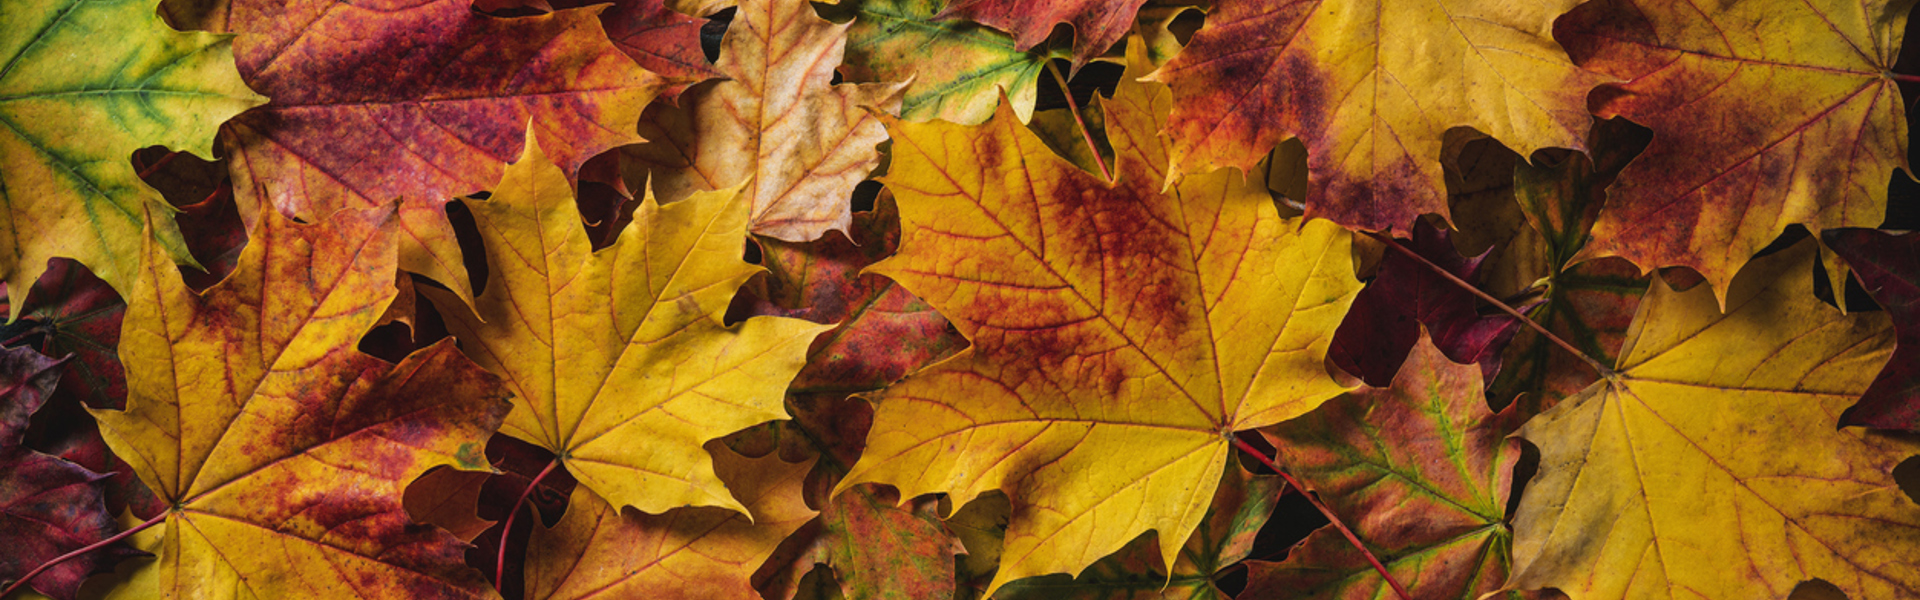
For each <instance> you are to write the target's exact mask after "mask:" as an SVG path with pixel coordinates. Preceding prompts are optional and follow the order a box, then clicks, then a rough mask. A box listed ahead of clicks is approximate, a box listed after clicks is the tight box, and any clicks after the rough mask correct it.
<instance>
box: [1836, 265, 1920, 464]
mask: <svg viewBox="0 0 1920 600" xmlns="http://www.w3.org/2000/svg"><path fill="white" fill-rule="evenodd" d="M1823 238H1824V239H1825V241H1826V243H1827V246H1828V247H1830V248H1833V251H1834V252H1836V253H1838V254H1839V255H1840V257H1841V258H1844V259H1846V261H1847V264H1848V265H1849V266H1851V267H1852V268H1853V272H1854V273H1856V274H1858V275H1859V276H1860V281H1861V283H1862V284H1864V285H1865V287H1866V288H1867V291H1868V292H1870V293H1872V294H1873V299H1874V300H1876V301H1878V302H1879V303H1880V306H1881V307H1882V308H1885V309H1886V311H1887V316H1888V317H1891V318H1892V320H1893V327H1894V330H1895V331H1897V332H1898V333H1899V336H1898V340H1899V347H1898V348H1895V349H1894V351H1893V358H1892V359H1890V360H1888V361H1887V366H1886V368H1885V369H1884V370H1882V371H1881V372H1880V375H1879V376H1878V377H1875V378H1874V380H1873V383H1872V384H1871V385H1868V386H1867V391H1866V392H1865V393H1863V394H1862V395H1861V396H1860V403H1859V404H1858V405H1855V406H1854V407H1853V408H1850V409H1847V412H1846V413H1845V414H1844V415H1842V417H1841V419H1840V425H1841V426H1850V425H1865V426H1868V427H1885V428H1889V429H1910V430H1915V431H1920V381H1917V380H1916V379H1915V375H1916V373H1915V371H1914V367H1915V365H1916V364H1920V356H1916V355H1915V353H1916V352H1920V327H1916V325H1920V323H1915V322H1914V319H1915V314H1914V311H1915V310H1916V309H1920V306H1916V305H1917V304H1920V233H1909V234H1906V235H1902V236H1897V237H1896V236H1893V235H1890V234H1885V233H1880V232H1877V231H1873V230H1870V229H1841V230H1834V231H1828V232H1826V235H1824V236H1823Z"/></svg>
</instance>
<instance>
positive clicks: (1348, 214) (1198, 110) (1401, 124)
mask: <svg viewBox="0 0 1920 600" xmlns="http://www.w3.org/2000/svg"><path fill="white" fill-rule="evenodd" d="M1579 3H1580V0H1553V1H1550V2H1469V1H1464V0H1417V1H1408V2H1375V1H1371V0H1368V1H1356V0H1312V1H1307V0H1272V1H1267V2H1258V1H1248V2H1233V3H1222V4H1221V6H1220V9H1219V10H1217V11H1215V12H1214V13H1213V14H1211V15H1208V17H1207V26H1206V27H1204V28H1202V29H1201V30H1200V31H1199V32H1198V33H1196V34H1195V35H1194V38H1193V43H1192V44H1191V45H1189V46H1188V47H1187V48H1186V50H1185V51H1183V52H1182V53H1181V54H1180V55H1179V56H1177V57H1174V59H1173V61H1172V62H1169V63H1167V66H1166V67H1165V68H1163V69H1161V70H1160V71H1159V72H1157V73H1154V74H1153V75H1152V77H1153V78H1155V79H1156V80H1159V81H1165V82H1168V83H1170V84H1172V85H1173V93H1174V98H1175V99H1176V101H1177V102H1176V103H1175V106H1174V111H1173V117H1172V119H1171V120H1170V122H1169V123H1168V127H1167V133H1168V134H1169V135H1171V136H1173V139H1174V146H1173V163H1174V164H1175V169H1176V170H1177V171H1178V172H1180V173H1194V172H1204V171H1209V170H1213V169H1217V168H1222V167H1238V168H1241V169H1250V168H1252V167H1253V164H1254V163H1256V162H1258V161H1259V160H1260V159H1261V158H1262V157H1265V156H1266V155H1267V152H1268V151H1270V150H1272V149H1273V147H1274V145H1275V144H1278V143H1279V142H1281V141H1284V140H1285V139H1286V138H1288V137H1298V138H1300V140H1301V141H1302V142H1304V143H1305V144H1306V147H1307V150H1308V154H1307V157H1308V158H1307V168H1308V170H1309V172H1310V180H1311V181H1312V184H1313V190H1312V195H1310V196H1309V197H1308V198H1306V199H1305V200H1306V202H1307V214H1308V215H1309V216H1324V217H1326V218H1329V219H1333V220H1334V221H1337V222H1339V223H1340V224H1342V225H1347V226H1349V227H1359V228H1365V229H1370V230H1384V229H1387V228H1390V227H1391V228H1401V229H1405V228H1407V227H1410V226H1412V224H1413V219H1414V218H1416V217H1418V216H1420V215H1421V214H1424V213H1439V214H1442V215H1445V214H1447V193H1446V185H1445V178H1444V177H1443V176H1442V173H1441V167H1440V154H1441V143H1442V139H1443V137H1444V135H1445V134H1446V132H1447V130H1448V129H1451V128H1455V127H1472V128H1474V129H1477V130H1479V131H1480V132H1481V133H1485V134H1487V135H1490V136H1493V137H1494V138H1495V139H1498V140H1500V141H1501V142H1502V143H1504V144H1506V145H1507V146H1508V147H1510V148H1513V150H1514V151H1516V152H1519V153H1520V155H1521V156H1529V155H1532V154H1533V151H1535V150H1539V149H1541V148H1549V147H1561V148H1574V149H1585V145H1584V143H1583V139H1584V136H1585V134H1586V131H1587V125H1588V122H1589V117H1588V114H1587V103H1586V98H1587V92H1588V91H1589V90H1591V89H1593V87H1594V86H1595V85H1599V84H1601V83H1603V82H1606V81H1609V80H1610V79H1609V78H1608V77H1606V76H1603V75H1600V74H1597V73H1592V72H1588V71H1583V70H1581V69H1580V68H1578V67H1575V66H1574V65H1573V62H1572V61H1570V60H1568V59H1567V56H1566V53H1565V52H1563V51H1562V50H1561V49H1560V46H1559V44H1556V43H1554V41H1553V37H1552V35H1551V34H1552V28H1553V20H1554V18H1555V17H1558V16H1559V15H1560V14H1561V13H1565V12H1566V11H1567V10H1569V9H1571V8H1573V7H1574V5H1576V4H1579Z"/></svg>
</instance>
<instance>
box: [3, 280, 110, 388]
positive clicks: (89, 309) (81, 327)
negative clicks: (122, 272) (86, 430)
mask: <svg viewBox="0 0 1920 600" xmlns="http://www.w3.org/2000/svg"><path fill="white" fill-rule="evenodd" d="M6 301H7V299H4V298H0V302H6ZM21 304H22V306H21V307H20V309H19V310H18V311H10V312H15V313H16V314H18V315H19V319H18V320H16V321H14V322H13V323H11V324H8V325H4V326H0V343H4V344H8V345H13V344H20V343H27V342H37V344H36V347H38V348H39V350H40V351H41V353H43V354H46V355H48V356H70V357H71V358H70V359H69V360H67V362H66V363H65V365H64V366H62V367H61V372H62V375H61V376H60V378H61V379H62V380H63V381H62V383H64V385H62V386H60V388H58V390H59V392H60V393H61V394H63V395H68V396H72V397H74V398H78V399H79V400H81V401H83V402H85V403H87V404H88V405H91V406H96V407H101V408H119V407H121V406H122V403H123V402H124V401H125V400H124V399H125V398H126V397H127V379H126V371H125V370H124V369H122V368H121V366H120V357H119V356H117V355H115V354H114V351H113V348H114V346H116V345H118V344H119V343H120V320H121V319H122V318H123V316H124V315H125V314H126V312H127V305H126V303H124V302H121V301H120V295H119V294H116V293H114V291H113V288H112V287H109V286H108V285H107V283H106V282H105V281H101V280H100V278H98V277H94V276H93V273H92V272H91V271H88V270H87V269H86V267H83V266H80V265H79V264H78V263H75V262H73V261H70V260H63V259H56V260H53V261H50V262H48V263H47V270H46V272H45V273H43V274H42V275H41V277H40V280H39V281H35V282H34V283H33V288H31V289H29V290H28V291H27V293H26V295H25V297H24V298H22V303H21Z"/></svg>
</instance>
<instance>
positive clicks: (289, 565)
mask: <svg viewBox="0 0 1920 600" xmlns="http://www.w3.org/2000/svg"><path fill="white" fill-rule="evenodd" d="M395 210H396V209H395V208H394V206H393V205H388V206H385V207H381V208H375V209H369V210H359V211H344V212H341V213H337V214H335V215H334V216H333V217H332V218H330V219H327V220H325V221H323V222H321V223H320V224H316V225H299V224H295V223H292V222H290V221H288V220H287V219H284V218H282V217H280V216H278V215H273V214H269V215H265V216H263V217H262V219H261V222H260V224H259V226H258V227H257V228H256V229H255V230H254V236H253V239H252V240H251V241H250V242H249V243H248V244H247V248H246V250H245V251H244V252H243V253H242V255H241V258H240V263H239V267H238V268H237V269H236V270H235V272H234V274H233V275H232V276H230V277H228V278H227V279H226V280H225V281H222V282H221V283H220V284H218V285H215V286H214V287H213V288H211V289H209V290H208V291H207V292H205V293H204V294H200V293H195V292H193V291H192V290H190V289H188V288H187V287H186V285H185V283H184V282H183V281H182V280H181V277H180V273H179V270H178V269H176V268H175V267H174V265H173V263H172V262H171V261H169V260H167V259H166V257H165V255H164V254H163V253H162V252H161V251H160V250H159V249H158V248H156V247H154V245H153V244H149V247H148V258H147V260H146V261H145V262H144V263H143V264H144V267H143V269H142V273H141V277H140V279H139V280H138V282H137V283H136V285H134V286H133V288H132V289H131V290H130V292H129V294H128V297H129V298H130V299H131V301H130V302H129V303H128V310H127V315H126V319H125V322H124V324H123V328H122V333H121V340H120V350H119V353H120V356H121V357H122V359H123V360H124V361H125V364H126V365H127V387H128V390H129V395H128V399H127V409H126V410H125V411H124V412H123V411H117V410H96V411H94V416H95V418H96V419H98V420H99V422H100V432H101V434H102V435H103V436H104V437H105V438H106V440H107V443H108V444H109V445H110V446H112V448H113V450H114V452H115V453H116V454H118V455H120V456H122V457H125V458H126V459H127V462H128V463H129V464H131V465H133V469H134V471H135V472H136V473H138V474H139V476H140V479H141V480H142V481H145V482H146V483H147V485H148V487H151V488H152V489H153V491H154V492H155V493H156V494H157V495H159V496H160V498H161V499H162V500H163V501H165V502H166V503H167V504H168V506H169V508H168V511H167V516H166V519H165V526H166V529H167V537H166V541H165V545H164V546H163V547H162V548H161V550H160V551H159V552H158V554H159V555H160V556H159V560H158V561H157V562H153V563H148V564H146V565H145V566H143V567H142V568H141V571H142V572H146V573H150V574H148V575H144V576H141V575H136V576H135V579H136V585H138V586H140V587H132V588H122V589H123V590H125V593H127V594H131V595H134V596H142V597H168V598H230V597H263V598H341V597H369V598H378V597H393V596H412V597H421V596H434V597H473V598H478V597H486V596H490V595H492V588H491V587H490V586H488V585H487V584H486V582H484V581H482V580H481V579H480V576H479V573H478V572H475V571H474V570H472V569H470V568H468V567H466V565H464V564H463V563H462V556H461V555H462V553H463V552H464V548H463V547H464V544H463V543H461V542H460V541H459V540H458V539H457V538H455V537H453V536H452V535H451V534H449V533H447V532H445V531H442V530H439V529H435V528H431V527H421V526H418V525H416V524H414V523H413V522H412V521H411V520H410V519H409V518H408V517H407V513H406V511H405V510H404V509H403V508H402V502H401V494H402V490H403V488H404V487H405V486H406V484H407V482H410V481H413V480H414V479H415V478H416V477H419V476H420V474H421V473H424V472H426V471H427V470H428V469H431V468H433V467H435V466H439V465H454V466H458V467H460V468H464V469H487V468H488V466H487V463H486V461H485V458H484V455H483V454H482V453H481V450H480V448H481V447H482V444H484V443H485V440H486V438H487V436H488V435H489V434H491V433H492V432H493V430H494V428H495V427H496V426H497V425H498V424H499V422H500V419H501V417H502V416H503V415H504V414H505V412H506V410H507V408H508V404H507V402H506V401H505V398H503V397H501V396H500V395H498V394H497V392H495V390H498V389H499V381H498V379H496V378H494V377H493V376H491V375H488V374H487V373H486V372H484V371H482V370H481V369H480V368H479V367H476V366H474V365H473V364H472V363H471V362H469V361H467V360H466V359H464V358H462V357H461V356H460V355H459V352H458V351H457V350H455V349H454V347H453V344H452V343H451V342H443V343H440V344H436V345H434V346H432V347H430V348H427V349H423V350H420V351H418V352H415V353H413V354H412V355H410V356H408V357H407V358H406V360H404V361H402V362H401V363H400V364H398V365H395V364H392V363H388V362H386V361H383V360H380V359H377V358H373V357H371V356H368V355H365V354H361V353H360V352H358V351H356V350H355V349H354V348H355V342H356V341H357V340H358V339H359V338H360V336H361V335H363V334H365V333H366V332H367V330H369V329H371V328H372V327H373V323H374V322H375V320H376V319H378V318H379V316H380V314H381V312H382V311H383V309H384V308H385V307H386V305H387V304H388V303H389V302H391V301H392V299H393V294H394V288H393V277H394V262H395V261H394V256H395V254H396V252H397V246H398V242H397V239H396V235H395V233H396V225H397V224H396V222H395V219H396V217H395V214H394V212H395ZM269 258H271V260H269Z"/></svg>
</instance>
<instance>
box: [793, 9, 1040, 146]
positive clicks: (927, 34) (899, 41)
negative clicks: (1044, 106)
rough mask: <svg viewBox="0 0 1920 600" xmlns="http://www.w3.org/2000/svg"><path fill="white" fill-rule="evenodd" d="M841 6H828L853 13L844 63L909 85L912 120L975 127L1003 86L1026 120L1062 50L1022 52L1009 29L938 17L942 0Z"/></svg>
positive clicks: (907, 114)
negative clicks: (1049, 67)
mask: <svg viewBox="0 0 1920 600" xmlns="http://www.w3.org/2000/svg"><path fill="white" fill-rule="evenodd" d="M838 4H839V6H837V7H823V11H831V14H832V15H849V16H852V18H853V26H852V27H850V28H848V29H847V53H846V62H845V63H844V64H842V65H841V66H840V68H841V69H842V71H843V72H844V73H846V75H847V79H848V80H850V81H907V82H911V83H908V84H907V87H906V90H904V93H903V95H902V96H901V99H900V117H901V118H903V119H907V120H910V121H930V120H933V119H940V120H943V121H952V122H955V123H962V124H967V125H977V124H980V123H983V122H985V121H986V120H987V119H989V118H992V117H993V115H994V106H995V103H997V102H999V100H1000V96H1001V94H1002V93H1003V91H1004V93H1005V95H1006V96H1007V97H1008V98H1010V99H1011V100H1012V103H1013V112H1014V114H1017V115H1020V121H1021V122H1023V123H1024V122H1026V120H1027V119H1028V118H1030V117H1032V116H1033V103H1034V101H1035V100H1036V99H1038V98H1039V94H1040V73H1041V71H1044V70H1045V69H1046V68H1047V61H1048V60H1051V59H1053V58H1056V57H1057V55H1059V54H1061V53H1059V52H1055V51H1053V50H1051V49H1045V50H1041V49H1036V50H1025V51H1023V50H1020V49H1019V48H1018V47H1016V45H1015V43H1014V41H1013V38H1012V37H1011V36H1008V35H1007V34H1004V33H1001V32H998V31H994V30H992V29H988V28H986V27H983V26H981V25H979V24H975V23H969V22H966V21H941V20H938V18H937V17H936V15H937V14H938V12H939V10H940V7H941V6H942V5H943V4H944V0H842V1H841V2H839V3H838ZM822 14H823V15H826V14H828V13H827V12H823V13H822ZM829 18H831V17H829ZM929 57H937V59H936V60H928V58H929Z"/></svg>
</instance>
